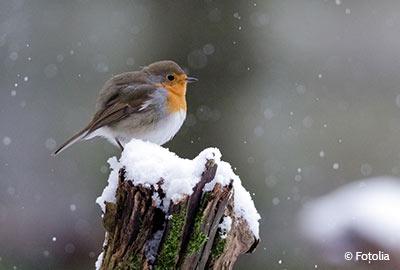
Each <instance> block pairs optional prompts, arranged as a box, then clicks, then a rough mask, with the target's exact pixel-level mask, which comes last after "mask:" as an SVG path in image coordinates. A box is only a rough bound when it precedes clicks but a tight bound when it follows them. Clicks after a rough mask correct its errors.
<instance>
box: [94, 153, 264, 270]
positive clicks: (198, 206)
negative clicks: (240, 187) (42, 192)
mask: <svg viewBox="0 0 400 270" xmlns="http://www.w3.org/2000/svg"><path fill="white" fill-rule="evenodd" d="M216 170H217V164H215V162H214V161H213V160H209V161H208V162H207V163H206V166H205V170H204V172H203V174H202V177H201V180H200V182H199V183H198V184H197V185H196V186H195V187H194V189H193V193H192V195H191V196H189V197H185V198H184V199H182V200H181V201H179V202H178V203H175V204H174V203H173V202H171V203H170V206H169V209H168V211H167V213H164V212H163V211H162V210H161V209H159V208H157V207H156V205H155V202H154V201H153V195H154V193H157V194H158V196H160V197H161V198H162V197H163V196H165V194H164V193H163V191H162V190H161V189H160V188H159V189H157V190H154V188H148V187H144V186H142V185H136V186H135V185H133V184H132V181H131V180H129V179H125V172H124V170H123V169H121V171H120V174H119V184H118V188H117V191H116V203H109V202H107V203H106V212H105V213H104V217H103V223H104V228H105V229H106V232H107V233H106V245H105V246H104V251H103V252H104V253H103V254H104V256H103V261H102V264H101V268H100V269H102V270H114V269H115V270H125V269H129V270H133V269H232V267H233V265H234V263H235V261H236V259H237V257H238V256H239V255H240V254H242V253H246V252H248V251H251V250H252V249H254V247H255V246H256V245H257V240H256V239H255V238H254V235H253V234H252V233H251V231H250V229H249V228H248V226H247V224H246V222H245V221H244V220H242V219H240V218H237V217H236V216H235V215H234V212H233V207H234V201H233V192H234V190H233V186H232V184H230V185H228V186H224V187H223V186H221V185H220V184H216V185H215V186H214V189H213V190H212V191H209V192H205V193H204V192H203V189H204V186H205V185H206V184H207V183H209V182H211V181H212V180H213V179H214V177H215V173H216ZM161 184H162V179H161V180H160V182H159V186H161ZM224 216H229V217H231V218H232V221H233V222H232V228H231V230H230V231H229V233H228V234H227V236H226V238H225V239H222V238H221V233H220V229H219V227H218V225H219V224H220V222H221V221H222V219H223V217H224Z"/></svg>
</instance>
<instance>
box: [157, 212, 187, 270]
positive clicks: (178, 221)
mask: <svg viewBox="0 0 400 270" xmlns="http://www.w3.org/2000/svg"><path fill="white" fill-rule="evenodd" d="M185 219H186V208H184V209H181V210H180V211H179V212H178V213H175V214H173V215H172V218H171V220H170V222H171V229H170V231H169V232H168V235H167V237H166V238H165V241H164V243H163V246H162V249H161V252H160V255H159V256H158V258H157V266H156V269H160V270H164V269H165V270H167V269H175V263H176V259H177V258H178V255H179V249H180V244H181V241H180V240H181V236H182V232H183V227H184V226H185Z"/></svg>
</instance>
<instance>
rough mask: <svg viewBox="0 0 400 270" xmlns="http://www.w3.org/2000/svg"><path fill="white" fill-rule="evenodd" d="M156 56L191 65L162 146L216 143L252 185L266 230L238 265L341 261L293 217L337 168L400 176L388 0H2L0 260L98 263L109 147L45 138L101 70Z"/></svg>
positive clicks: (73, 124)
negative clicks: (184, 109) (177, 120)
mask: <svg viewBox="0 0 400 270" xmlns="http://www.w3.org/2000/svg"><path fill="white" fill-rule="evenodd" d="M160 59H172V60H175V61H176V62H178V63H180V64H181V65H182V66H185V67H187V68H188V69H189V71H190V74H191V75H194V76H196V77H198V78H199V79H200V81H199V82H198V83H196V84H193V85H190V87H189V91H188V97H187V99H188V104H189V115H188V118H187V120H186V122H185V125H184V127H183V128H182V130H181V131H180V132H179V133H178V135H177V136H176V137H175V139H174V140H173V141H172V142H171V143H169V144H168V145H167V147H169V148H170V150H171V151H174V152H176V153H178V154H179V155H180V156H183V157H187V158H193V157H195V156H196V155H197V154H198V153H199V152H200V151H201V150H202V149H204V148H206V147H210V146H217V147H218V148H219V149H220V150H221V152H222V154H223V159H224V160H226V161H229V162H230V163H231V164H232V165H233V166H235V167H236V173H237V174H239V175H240V177H241V179H242V181H243V184H244V186H245V187H246V188H247V189H248V190H249V191H250V192H251V193H253V192H254V195H253V198H254V200H255V203H256V206H257V209H258V210H259V212H260V214H261V216H262V220H261V225H260V237H261V239H262V242H261V243H260V245H259V247H258V249H257V251H256V252H255V254H253V255H249V256H242V257H241V258H240V260H239V262H238V263H237V269H248V267H249V266H251V267H252V269H266V268H267V266H268V269H314V268H318V269H337V268H336V267H337V266H335V264H334V263H332V262H330V261H329V260H326V259H324V256H323V254H319V253H318V250H317V251H315V250H313V249H311V248H309V246H308V244H307V242H304V239H303V237H301V234H300V232H299V228H298V222H297V216H298V213H299V212H300V211H301V209H302V205H303V204H305V203H307V202H309V201H310V200H312V199H314V198H317V197H320V196H323V195H325V194H327V193H329V192H331V191H333V190H335V189H337V188H339V187H341V186H342V185H344V184H346V183H348V182H351V181H354V180H358V179H361V178H365V177H372V176H379V175H392V176H395V177H396V176H397V177H398V176H400V76H399V74H400V3H399V2H398V1H345V0H336V1H335V0H329V1H328V0H325V1H324V0H301V1H300V0H296V1H295V0H292V1H286V0H276V1H261V0H260V1H257V0H255V1H212V0H203V1H188V0H186V1H156V0H147V1H133V0H129V1H128V0H126V1H106V0H101V1H94V0H71V1H52V0H35V1H28V0H9V1H6V0H2V1H0V112H1V113H0V126H1V128H0V269H32V270H35V269H61V270H62V269H78V270H80V269H93V265H94V262H95V260H96V257H97V254H98V253H99V252H100V249H101V246H102V242H103V239H104V230H103V228H102V225H101V219H100V209H99V207H98V206H97V205H96V204H95V199H96V197H97V196H99V195H100V194H101V191H102V190H103V188H104V186H105V185H106V180H107V176H108V173H109V172H108V167H107V163H106V160H107V159H108V158H109V157H110V156H112V155H116V154H118V149H116V148H114V147H113V146H111V145H109V144H107V143H106V142H105V141H102V140H95V141H91V142H89V143H81V144H79V145H75V146H74V147H72V148H70V149H68V150H67V151H65V152H64V153H62V155H61V156H59V157H57V158H53V157H51V156H50V153H51V151H53V150H54V148H55V147H56V145H57V144H60V143H62V142H63V141H64V140H65V139H66V138H67V137H69V136H70V135H71V134H73V133H74V132H75V131H77V130H78V129H80V128H81V127H83V126H84V125H85V124H86V122H87V121H88V120H89V119H90V117H91V114H92V112H93V110H94V102H95V98H96V96H97V93H98V91H99V89H100V87H101V86H102V85H103V83H104V82H105V81H106V80H107V79H108V78H109V77H110V76H111V75H112V74H117V73H120V72H122V71H127V70H134V69H138V68H139V67H140V66H141V65H146V64H149V63H151V62H153V61H156V60H160ZM357 265H358V266H359V267H360V269H364V268H365V269H372V268H371V267H370V266H368V267H367V266H365V267H363V266H362V265H360V264H357ZM343 267H347V269H354V268H355V264H351V263H348V264H346V265H344V266H343ZM378 269H383V267H382V266H380V267H379V268H378Z"/></svg>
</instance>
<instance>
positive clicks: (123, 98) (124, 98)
mask: <svg viewBox="0 0 400 270" xmlns="http://www.w3.org/2000/svg"><path fill="white" fill-rule="evenodd" d="M156 90H157V87H155V86H154V85H141V86H137V87H135V88H132V87H130V86H127V87H126V88H124V89H122V90H120V91H119V93H117V94H116V95H114V96H111V97H110V99H109V100H108V101H107V102H106V104H105V108H104V109H101V110H99V111H98V112H97V113H96V114H95V116H94V117H93V119H92V121H91V122H90V123H89V125H88V126H87V129H88V134H89V133H91V132H93V131H94V130H96V129H98V128H101V127H103V126H107V125H111V124H113V123H116V122H118V121H120V120H122V119H124V118H126V117H128V116H129V115H131V114H133V113H143V112H146V111H148V110H149V109H150V107H146V104H149V103H151V99H153V98H154V96H153V94H154V92H155V91H156Z"/></svg>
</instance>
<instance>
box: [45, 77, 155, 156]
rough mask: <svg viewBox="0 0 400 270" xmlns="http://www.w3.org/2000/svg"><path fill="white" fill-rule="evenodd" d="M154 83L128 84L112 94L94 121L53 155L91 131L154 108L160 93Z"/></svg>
mask: <svg viewBox="0 0 400 270" xmlns="http://www.w3.org/2000/svg"><path fill="white" fill-rule="evenodd" d="M156 91H157V87H156V86H154V85H146V84H145V85H140V86H136V87H133V86H132V85H130V86H129V85H128V86H126V87H124V88H123V89H119V91H118V92H115V93H114V94H113V95H111V96H110V97H109V98H108V100H106V101H105V104H104V105H103V107H102V108H101V109H99V110H98V111H97V113H96V114H95V116H94V117H93V119H92V121H91V122H90V123H89V124H88V125H87V126H86V127H85V128H84V129H82V130H81V131H79V132H78V133H77V134H75V135H74V136H72V137H71V138H70V139H69V140H67V141H66V142H65V143H63V144H62V145H61V146H60V147H59V148H58V149H57V150H56V151H55V152H54V153H53V155H57V154H59V153H60V152H61V151H63V150H64V149H66V148H68V147H69V146H71V145H72V144H74V143H75V142H77V141H79V140H81V139H83V138H85V137H87V136H88V135H89V134H90V133H92V132H93V131H95V130H96V129H99V128H101V127H103V126H106V125H111V124H113V123H116V122H118V121H120V120H122V119H124V118H126V117H128V116H129V115H131V114H133V113H144V112H147V111H148V110H150V109H151V108H152V106H153V105H154V104H152V102H151V101H152V100H154V99H157V98H159V97H157V96H159V95H157V94H155V93H156Z"/></svg>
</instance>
